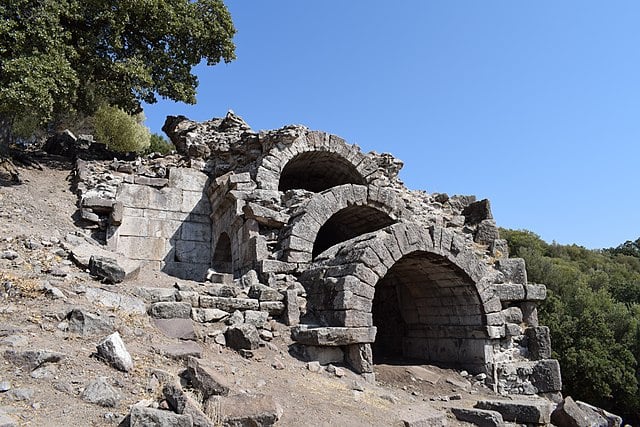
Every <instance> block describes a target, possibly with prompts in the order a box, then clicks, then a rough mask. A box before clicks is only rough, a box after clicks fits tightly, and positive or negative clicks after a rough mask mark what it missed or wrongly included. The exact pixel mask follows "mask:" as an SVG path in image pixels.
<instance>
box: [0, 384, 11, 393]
mask: <svg viewBox="0 0 640 427" xmlns="http://www.w3.org/2000/svg"><path fill="white" fill-rule="evenodd" d="M9 390H11V383H10V382H9V381H0V393H4V392H5V391H9Z"/></svg>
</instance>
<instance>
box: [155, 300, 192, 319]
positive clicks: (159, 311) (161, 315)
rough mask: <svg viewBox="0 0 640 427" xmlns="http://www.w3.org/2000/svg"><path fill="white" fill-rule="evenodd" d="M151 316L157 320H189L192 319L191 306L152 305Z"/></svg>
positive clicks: (169, 303) (183, 303)
mask: <svg viewBox="0 0 640 427" xmlns="http://www.w3.org/2000/svg"><path fill="white" fill-rule="evenodd" d="M149 315H151V317H154V318H156V319H171V318H175V317H177V318H181V319H189V318H190V317H191V304H189V303H188V302H156V303H154V304H151V307H150V308H149Z"/></svg>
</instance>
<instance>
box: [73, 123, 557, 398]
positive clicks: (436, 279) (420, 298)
mask: <svg viewBox="0 0 640 427" xmlns="http://www.w3.org/2000/svg"><path fill="white" fill-rule="evenodd" d="M163 129H164V130H165V132H166V133H167V134H168V135H169V136H170V138H171V139H172V142H173V143H174V144H175V145H176V147H177V148H178V151H179V152H180V153H181V155H182V156H176V157H175V158H172V159H169V160H168V161H165V162H164V163H162V162H160V161H159V159H158V160H157V161H156V160H153V159H152V160H150V161H143V162H142V163H140V164H136V163H135V162H134V163H133V164H131V163H129V164H122V165H119V164H115V165H114V164H112V165H110V170H111V171H115V172H113V173H112V174H111V175H110V177H109V179H107V178H106V177H105V178H104V179H103V180H102V181H100V180H98V181H100V182H98V183H97V184H96V183H95V182H94V183H93V185H92V186H85V187H87V188H85V189H84V190H83V191H84V194H83V199H82V214H83V217H86V218H90V219H91V220H93V221H94V222H96V221H97V224H99V226H102V227H104V228H105V229H106V233H107V238H106V241H107V242H108V245H109V246H111V247H112V248H113V249H114V250H116V251H119V252H122V253H124V254H125V255H127V256H128V257H130V258H133V259H137V260H144V261H146V262H147V263H148V264H147V265H148V266H150V267H151V268H155V269H158V270H162V271H165V272H167V273H169V274H172V275H174V276H177V277H183V278H190V279H195V280H200V281H204V278H205V275H206V277H208V278H209V279H212V278H215V277H225V280H226V281H227V282H228V284H229V286H231V287H232V288H234V290H233V289H231V288H230V289H226V288H225V289H226V290H225V296H222V295H216V298H218V300H216V304H217V306H216V307H214V308H216V309H218V310H222V311H226V310H227V309H229V307H231V306H233V307H236V306H237V307H244V306H245V305H246V304H249V302H248V301H244V298H247V297H250V296H251V294H252V293H251V292H249V293H247V292H246V289H247V288H252V289H254V292H253V297H252V298H253V299H256V295H258V297H257V302H256V301H251V304H252V306H253V307H257V308H255V310H262V309H263V306H262V305H261V304H262V302H264V303H265V305H264V308H265V310H268V308H267V307H270V306H271V305H274V304H271V303H272V302H274V301H275V302H278V310H271V311H270V312H269V315H270V316H274V317H276V318H279V319H280V320H281V321H282V322H284V323H286V324H287V325H290V326H291V327H292V330H291V332H292V339H293V341H294V342H295V343H296V348H297V350H296V351H298V352H299V354H301V355H303V356H302V357H305V358H311V359H317V360H328V359H331V360H333V361H334V362H338V363H344V364H346V365H348V366H350V367H351V368H352V369H353V370H354V371H356V372H358V373H361V374H363V375H364V376H366V377H369V378H371V377H372V376H373V364H374V363H375V361H376V358H377V360H382V359H384V358H388V357H391V358H411V359H420V360H422V361H423V362H426V363H437V364H442V365H448V366H451V365H454V366H456V367H460V368H464V369H468V370H469V371H471V372H473V373H483V374H486V375H487V377H488V381H489V382H490V383H492V384H493V385H494V387H495V389H496V391H501V392H504V393H520V394H535V393H555V392H557V391H559V390H560V389H561V379H560V370H559V365H558V362H557V361H555V360H553V359H551V358H550V357H551V353H550V348H551V346H550V340H549V333H548V329H547V328H545V327H544V326H540V325H539V324H538V320H537V311H536V304H537V303H538V302H539V301H541V300H543V299H544V297H545V287H544V285H536V284H530V283H528V282H527V277H526V270H525V266H524V261H523V260H521V259H513V258H509V257H508V248H507V245H506V241H504V240H502V239H500V237H499V233H498V228H497V226H496V223H495V221H494V219H493V215H492V213H491V207H490V204H489V201H488V200H480V201H478V200H476V198H475V197H473V196H452V197H450V196H448V195H447V194H441V193H434V194H429V193H427V192H424V191H410V190H408V189H407V188H406V187H405V186H404V184H403V183H402V182H401V181H400V180H399V178H398V173H399V171H400V169H401V167H402V162H401V161H399V160H397V159H395V158H394V157H393V156H391V155H390V154H378V153H375V152H371V153H366V154H365V153H362V152H361V150H360V148H359V147H357V146H354V145H350V144H348V143H347V142H346V141H344V140H343V139H341V138H339V137H337V136H335V135H331V134H328V133H325V132H320V131H313V130H309V129H307V128H305V127H303V126H286V127H284V128H281V129H277V130H272V131H263V132H254V131H252V130H251V128H250V127H249V126H248V125H247V124H246V123H245V122H244V121H243V120H242V119H241V118H239V117H238V116H236V115H235V114H233V113H231V112H230V113H228V114H227V116H226V117H224V118H220V119H212V120H210V121H208V122H204V123H196V122H193V121H190V120H188V119H186V118H184V117H169V118H168V119H167V122H166V123H165V127H164V128H163ZM145 162H146V163H145ZM154 162H155V163H154ZM85 166H86V167H90V166H87V165H85ZM110 173H111V172H110ZM80 175H82V173H80ZM85 175H87V176H85V177H84V179H83V182H84V183H88V182H91V176H93V175H92V174H85ZM94 175H95V174H94ZM107 175H108V174H107ZM107 181H108V182H112V181H114V182H117V183H116V184H112V185H111V186H110V187H109V186H108V185H107V186H106V187H107V188H106V190H105V189H101V187H100V186H101V185H103V186H104V183H105V182H107ZM114 186H115V188H117V191H114V190H113V187H114ZM89 187H91V188H89ZM107 190H108V191H107ZM101 191H102V193H100V192H101ZM92 192H93V193H92ZM95 192H97V193H98V194H103V195H104V196H103V197H93V194H94V193H95ZM90 196H91V197H90ZM208 269H209V271H207V270H208ZM248 283H251V286H249V285H247V284H248ZM236 287H237V289H235V288H236ZM230 290H233V292H231V293H230V294H233V298H231V299H232V300H233V301H231V300H229V301H227V299H228V298H230V297H229V296H228V295H226V293H229V292H230ZM258 290H259V292H258ZM227 291H229V292H227ZM245 294H246V295H245ZM263 294H264V295H268V296H269V298H275V297H277V298H276V299H274V300H273V301H272V300H271V299H270V300H265V301H262V300H260V298H261V297H260V296H259V295H263ZM249 299H251V298H249ZM223 300H224V301H223ZM231 303H233V304H231ZM229 304H231V306H229ZM256 304H257V305H256ZM200 308H202V307H200ZM205 308H211V307H209V306H207V307H205ZM272 308H273V307H272ZM227 314H229V315H230V314H231V312H228V313H227Z"/></svg>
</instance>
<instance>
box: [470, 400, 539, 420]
mask: <svg viewBox="0 0 640 427" xmlns="http://www.w3.org/2000/svg"><path fill="white" fill-rule="evenodd" d="M475 407H476V408H478V409H486V410H490V411H496V412H499V413H500V414H502V418H503V419H504V420H505V421H513V422H516V421H517V422H519V423H532V424H547V423H549V422H550V421H551V404H550V403H549V401H547V400H544V399H531V400H480V401H479V402H478V403H476V405H475Z"/></svg>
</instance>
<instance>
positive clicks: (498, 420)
mask: <svg viewBox="0 0 640 427" xmlns="http://www.w3.org/2000/svg"><path fill="white" fill-rule="evenodd" d="M451 413H452V414H453V415H455V417H456V418H457V419H459V420H460V421H465V422H468V423H471V424H473V425H475V426H478V427H503V426H504V420H503V419H502V415H500V413H499V412H496V411H488V410H485V409H468V408H451Z"/></svg>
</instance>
